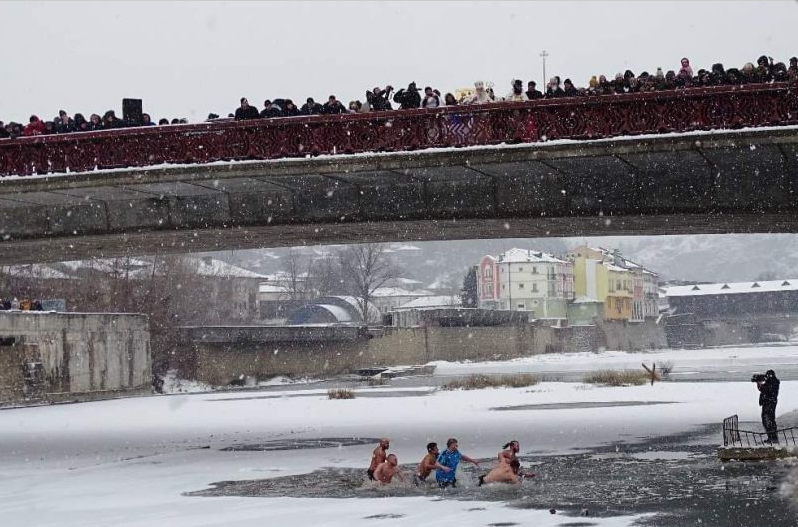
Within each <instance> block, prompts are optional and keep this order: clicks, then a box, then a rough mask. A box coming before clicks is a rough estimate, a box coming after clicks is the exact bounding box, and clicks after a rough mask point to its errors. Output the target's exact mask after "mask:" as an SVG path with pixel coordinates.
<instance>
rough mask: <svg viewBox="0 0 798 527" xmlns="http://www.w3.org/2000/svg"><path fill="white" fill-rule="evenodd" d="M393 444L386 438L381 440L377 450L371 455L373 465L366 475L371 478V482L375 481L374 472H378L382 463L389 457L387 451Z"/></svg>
mask: <svg viewBox="0 0 798 527" xmlns="http://www.w3.org/2000/svg"><path fill="white" fill-rule="evenodd" d="M390 446H391V443H390V441H388V440H387V439H385V438H382V439H380V444H379V446H378V447H377V448H375V449H374V452H373V453H372V455H371V464H370V465H369V468H368V470H367V471H366V475H367V476H368V477H369V479H370V480H371V481H374V471H375V470H377V467H379V466H380V465H381V464H382V463H384V462H385V458H386V456H387V452H386V451H387V450H388V448H390Z"/></svg>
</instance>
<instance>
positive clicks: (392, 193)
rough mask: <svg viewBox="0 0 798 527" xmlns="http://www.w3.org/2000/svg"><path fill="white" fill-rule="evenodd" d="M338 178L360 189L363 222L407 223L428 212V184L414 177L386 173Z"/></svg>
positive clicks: (356, 174) (359, 174)
mask: <svg viewBox="0 0 798 527" xmlns="http://www.w3.org/2000/svg"><path fill="white" fill-rule="evenodd" d="M335 177H336V179H340V180H342V181H346V182H347V183H349V184H351V185H354V186H355V187H356V188H357V191H358V194H359V196H360V205H359V208H360V214H361V215H362V217H363V218H366V219H380V218H385V217H399V218H401V219H407V218H415V217H417V216H419V215H420V214H422V213H424V212H425V211H426V210H427V209H426V206H425V203H424V183H423V182H422V181H419V180H418V179H416V178H414V177H412V176H410V175H407V174H402V173H400V172H394V171H388V170H382V171H365V172H352V173H343V174H340V175H336V176H335Z"/></svg>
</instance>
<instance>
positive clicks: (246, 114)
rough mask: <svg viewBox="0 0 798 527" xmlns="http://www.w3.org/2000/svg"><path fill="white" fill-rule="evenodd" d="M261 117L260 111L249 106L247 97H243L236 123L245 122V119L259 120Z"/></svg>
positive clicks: (237, 109) (237, 110) (237, 112)
mask: <svg viewBox="0 0 798 527" xmlns="http://www.w3.org/2000/svg"><path fill="white" fill-rule="evenodd" d="M258 117H260V114H259V113H258V109H257V108H255V107H254V106H250V105H249V101H248V100H247V98H246V97H241V106H239V107H238V108H236V115H235V119H236V121H243V120H244V119H257V118H258Z"/></svg>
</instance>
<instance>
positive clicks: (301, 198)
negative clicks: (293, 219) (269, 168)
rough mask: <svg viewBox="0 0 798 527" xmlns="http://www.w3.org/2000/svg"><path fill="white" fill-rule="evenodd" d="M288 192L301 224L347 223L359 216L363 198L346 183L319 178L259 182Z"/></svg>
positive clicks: (314, 175)
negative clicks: (309, 222)
mask: <svg viewBox="0 0 798 527" xmlns="http://www.w3.org/2000/svg"><path fill="white" fill-rule="evenodd" d="M257 179H259V180H261V181H266V182H268V183H270V184H273V185H276V186H278V187H282V188H285V189H288V190H290V191H291V193H292V194H293V201H294V212H295V213H296V215H297V217H298V218H301V220H300V221H331V222H336V221H344V220H346V219H347V218H349V219H351V218H353V217H358V216H359V214H360V194H359V193H358V190H357V187H356V186H355V185H352V184H350V183H347V182H346V181H343V180H340V179H335V178H331V177H327V176H321V175H317V174H310V175H306V176H278V177H269V178H268V179H267V178H257Z"/></svg>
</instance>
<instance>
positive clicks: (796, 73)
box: [0, 55, 798, 139]
mask: <svg viewBox="0 0 798 527" xmlns="http://www.w3.org/2000/svg"><path fill="white" fill-rule="evenodd" d="M770 82H798V58H797V57H792V58H790V60H789V65H787V64H785V63H783V62H775V61H774V59H773V58H772V57H768V56H766V55H762V56H760V57H759V58H758V59H757V61H756V64H754V63H752V62H747V63H746V64H744V65H743V66H742V67H741V68H728V69H726V68H725V67H724V66H723V64H721V63H716V64H713V65H712V67H711V68H710V69H708V70H706V69H699V70H697V71H693V67H692V65H691V64H690V60H689V59H688V58H686V57H685V58H682V59H681V61H680V62H679V67H678V69H672V70H668V71H667V72H663V69H662V68H657V69H656V71H655V72H654V73H649V72H647V71H643V72H641V73H640V74H639V75H636V74H635V73H634V72H633V71H631V70H626V71H625V72H623V73H620V72H619V73H617V74H616V75H615V77H614V78H612V79H610V78H609V77H607V76H606V75H598V76H596V75H593V76H592V77H591V78H590V80H589V81H588V84H587V86H583V87H576V86H575V85H574V83H573V82H572V81H571V79H568V78H566V79H565V80H561V78H560V77H559V76H554V77H551V78H550V79H549V81H548V83H547V84H546V86H545V88H544V90H543V91H541V90H539V89H538V88H537V83H536V82H535V81H529V82H527V84H526V89H524V82H523V81H522V80H520V79H515V80H513V81H512V82H511V86H510V87H511V90H510V91H509V92H508V93H507V95H506V96H504V97H502V96H500V95H496V94H495V93H494V91H493V85H492V84H491V83H485V82H483V81H477V82H475V83H474V89H473V90H468V91H464V92H462V93H461V94H460V97H456V96H455V95H454V94H453V93H446V94H441V92H440V91H439V90H438V89H435V88H433V87H431V86H427V87H425V88H424V89H423V90H422V89H420V88H418V87H417V85H416V83H415V82H411V83H410V84H409V85H408V86H407V88H402V89H400V90H398V91H394V88H393V86H390V85H388V86H385V87H384V88H380V87H375V88H373V89H372V90H369V91H367V92H366V93H365V101H360V100H355V101H350V102H349V104H348V105H344V104H343V103H342V102H341V101H340V100H338V99H337V98H336V96H335V95H330V96H329V97H328V98H327V100H326V101H325V102H324V103H323V104H322V103H319V102H317V101H316V100H315V99H314V98H312V97H308V98H307V99H306V100H305V102H304V103H303V104H302V105H301V106H297V105H296V104H295V103H294V101H293V100H292V99H284V98H275V99H266V100H264V101H263V108H262V109H261V110H259V109H258V108H257V106H254V105H251V104H250V103H249V100H248V99H247V98H246V97H242V98H241V100H240V105H239V107H238V108H237V109H236V110H235V112H234V113H230V114H228V116H227V118H226V119H235V120H246V119H269V118H278V117H295V116H301V115H332V114H347V113H367V112H379V111H387V110H394V109H398V110H410V109H417V108H439V107H444V106H458V105H468V104H486V103H495V102H503V101H506V102H518V101H530V100H538V99H553V98H564V97H589V96H598V95H618V94H624V93H641V92H642V93H645V92H655V91H664V90H680V89H688V88H697V87H707V86H724V85H726V86H731V85H743V84H760V83H770ZM422 92H423V94H422ZM392 103H395V104H396V105H397V107H396V108H394V106H393V104H392ZM219 119H220V117H219V115H218V114H214V113H211V114H209V115H208V121H214V120H219ZM222 120H224V118H222ZM186 123H188V121H187V120H186V119H176V118H175V119H172V120H171V121H170V120H169V119H160V120H159V121H158V123H157V125H170V124H186ZM128 126H156V123H155V122H154V121H153V120H152V119H151V117H150V115H149V114H146V113H145V114H143V115H142V118H141V120H140V121H136V122H129V121H125V120H123V119H120V118H118V117H117V116H116V114H115V113H114V111H113V110H108V111H107V112H105V114H103V116H102V117H100V115H99V114H91V115H90V116H89V119H86V118H85V117H84V115H83V114H81V113H77V114H75V116H74V118H73V117H70V115H69V114H68V113H67V112H66V111H64V110H60V111H59V112H58V115H57V116H56V117H54V118H53V120H51V121H43V120H42V119H40V118H39V117H38V116H36V115H31V116H30V118H29V122H28V124H21V123H16V122H10V123H8V124H4V123H3V122H2V121H0V139H4V138H11V139H13V138H17V137H20V136H37V135H48V134H66V133H73V132H89V131H97V130H108V129H115V128H124V127H128Z"/></svg>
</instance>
